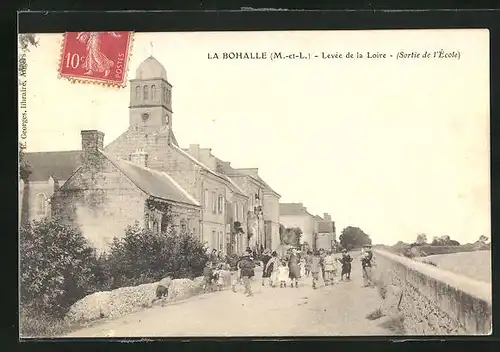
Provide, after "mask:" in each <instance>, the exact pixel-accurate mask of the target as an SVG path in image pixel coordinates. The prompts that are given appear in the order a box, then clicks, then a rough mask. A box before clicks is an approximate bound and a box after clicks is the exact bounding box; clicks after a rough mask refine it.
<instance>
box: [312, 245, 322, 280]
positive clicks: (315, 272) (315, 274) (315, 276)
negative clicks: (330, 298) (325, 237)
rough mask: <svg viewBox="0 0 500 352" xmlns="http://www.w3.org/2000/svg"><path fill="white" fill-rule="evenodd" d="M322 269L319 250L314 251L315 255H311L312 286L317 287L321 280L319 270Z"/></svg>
mask: <svg viewBox="0 0 500 352" xmlns="http://www.w3.org/2000/svg"><path fill="white" fill-rule="evenodd" d="M320 271H321V257H320V256H319V252H318V251H314V255H313V256H312V257H311V275H312V287H313V289H316V288H317V285H318V280H319V272H320Z"/></svg>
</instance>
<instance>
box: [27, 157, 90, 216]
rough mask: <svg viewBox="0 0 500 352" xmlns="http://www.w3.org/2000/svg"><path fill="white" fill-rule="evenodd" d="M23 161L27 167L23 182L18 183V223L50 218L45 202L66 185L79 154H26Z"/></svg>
mask: <svg viewBox="0 0 500 352" xmlns="http://www.w3.org/2000/svg"><path fill="white" fill-rule="evenodd" d="M24 157H25V160H26V161H27V162H28V163H29V164H30V165H31V174H30V175H29V178H28V179H27V180H26V181H23V180H19V192H20V194H19V197H20V198H19V213H20V222H21V223H23V222H26V221H32V220H40V219H42V218H44V217H50V215H51V214H50V212H51V207H50V202H49V199H50V197H52V195H53V194H54V192H55V191H56V190H57V189H58V188H59V187H60V186H62V185H63V184H64V182H66V180H67V179H68V178H69V177H70V176H71V175H72V174H73V172H74V171H75V170H76V169H77V168H78V166H79V165H80V164H81V160H82V153H81V151H79V150H71V151H61V152H37V153H26V154H25V156H24Z"/></svg>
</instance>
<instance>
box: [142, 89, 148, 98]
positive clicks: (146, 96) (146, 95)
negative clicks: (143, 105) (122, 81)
mask: <svg viewBox="0 0 500 352" xmlns="http://www.w3.org/2000/svg"><path fill="white" fill-rule="evenodd" d="M143 99H144V100H148V86H144V96H143Z"/></svg>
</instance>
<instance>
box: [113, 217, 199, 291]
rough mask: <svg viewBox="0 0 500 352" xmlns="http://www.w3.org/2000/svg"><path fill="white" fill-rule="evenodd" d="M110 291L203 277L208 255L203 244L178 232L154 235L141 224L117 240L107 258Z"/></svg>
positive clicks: (127, 230)
mask: <svg viewBox="0 0 500 352" xmlns="http://www.w3.org/2000/svg"><path fill="white" fill-rule="evenodd" d="M107 257H108V258H107V271H108V272H109V273H110V276H111V277H113V279H114V282H113V284H112V286H111V288H117V287H122V286H134V285H139V284H143V283H148V282H155V281H158V280H161V279H162V278H164V277H166V276H171V277H172V278H194V277H196V276H199V275H201V274H202V271H203V267H204V265H205V261H206V256H205V248H204V247H203V244H202V243H201V242H200V241H199V240H198V239H197V238H195V237H193V236H191V235H189V234H187V233H184V232H182V231H179V230H170V231H166V232H161V233H154V232H153V231H151V230H149V229H143V228H141V227H140V226H139V225H138V223H136V224H134V225H133V226H129V227H128V228H127V229H126V231H125V237H123V238H120V239H118V238H115V239H114V241H113V243H112V245H111V249H110V251H109V253H108V256H107Z"/></svg>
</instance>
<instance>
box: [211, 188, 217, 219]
mask: <svg viewBox="0 0 500 352" xmlns="http://www.w3.org/2000/svg"><path fill="white" fill-rule="evenodd" d="M212 214H217V195H216V194H215V192H212Z"/></svg>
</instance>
